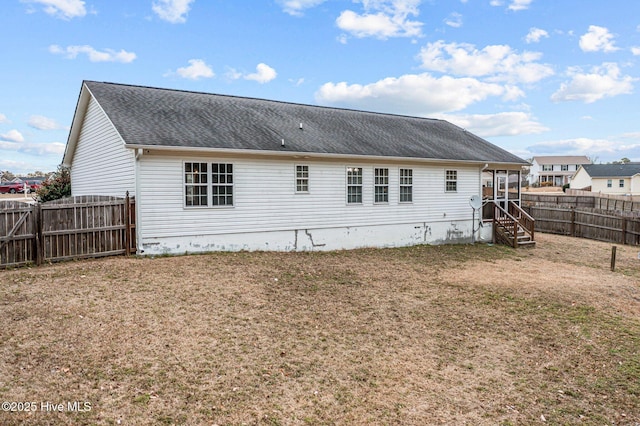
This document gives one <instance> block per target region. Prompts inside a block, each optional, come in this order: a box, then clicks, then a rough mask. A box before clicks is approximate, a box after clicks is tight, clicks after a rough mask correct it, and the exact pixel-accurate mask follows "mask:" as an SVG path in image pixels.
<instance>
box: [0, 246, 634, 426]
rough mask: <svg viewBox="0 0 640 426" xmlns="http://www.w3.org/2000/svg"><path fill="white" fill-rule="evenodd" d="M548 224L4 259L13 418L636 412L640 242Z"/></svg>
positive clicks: (173, 419) (226, 419)
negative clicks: (304, 245) (343, 242)
mask: <svg viewBox="0 0 640 426" xmlns="http://www.w3.org/2000/svg"><path fill="white" fill-rule="evenodd" d="M538 241H539V243H538V247H537V248H535V249H532V250H519V251H515V250H512V249H510V248H506V247H502V246H486V245H476V246H468V245H462V246H439V247H429V246H420V247H412V248H406V249H388V250H356V251H345V252H330V253H215V254H207V255H198V256H183V257H160V258H155V259H151V258H141V259H138V258H128V259H127V258H110V259H103V260H96V261H85V262H70V263H63V264H56V265H50V266H45V267H41V268H32V269H26V268H25V269H18V270H11V271H0V324H2V327H1V328H0V400H2V401H16V402H18V401H21V402H35V403H36V404H37V407H36V408H37V409H36V410H35V411H32V412H29V413H25V412H12V411H0V424H3V425H12V424H38V425H39V424H59V423H64V424H136V425H138V424H273V425H275V424H415V425H424V424H474V425H478V424H479V425H483V424H487V425H494V424H531V423H536V422H542V421H543V419H544V422H546V423H549V424H594V425H595V424H598V425H601V424H626V425H636V424H637V423H639V422H640V337H639V336H640V299H639V297H640V296H639V292H640V261H638V259H637V251H638V249H637V248H631V247H618V265H617V266H618V267H617V269H616V272H611V271H609V257H608V254H609V253H610V247H611V245H610V244H604V243H599V242H593V241H587V240H579V239H573V238H568V237H559V236H552V235H544V234H540V235H539V236H538ZM72 401H81V402H85V401H86V402H88V403H89V404H90V408H91V409H90V410H86V411H84V412H78V410H75V411H74V410H69V409H68V405H66V404H67V403H68V402H72ZM43 402H51V403H53V404H59V403H62V404H65V405H64V408H65V410H64V412H62V413H58V412H46V411H45V410H43V409H42V408H43V405H42V403H43ZM46 407H48V406H47V405H46V404H45V405H44V408H46ZM72 408H73V407H72Z"/></svg>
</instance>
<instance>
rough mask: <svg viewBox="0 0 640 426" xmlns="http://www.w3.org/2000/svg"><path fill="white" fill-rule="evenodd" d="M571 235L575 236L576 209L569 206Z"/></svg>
mask: <svg viewBox="0 0 640 426" xmlns="http://www.w3.org/2000/svg"><path fill="white" fill-rule="evenodd" d="M571 236H572V237H575V236H576V209H575V207H571Z"/></svg>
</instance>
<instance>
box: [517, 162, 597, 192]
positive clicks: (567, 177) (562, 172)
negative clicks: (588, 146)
mask: <svg viewBox="0 0 640 426" xmlns="http://www.w3.org/2000/svg"><path fill="white" fill-rule="evenodd" d="M583 164H591V160H589V158H588V157H587V156H585V155H549V156H537V157H533V159H532V161H531V169H530V171H529V183H530V184H534V183H537V184H543V183H545V182H551V186H563V185H565V184H567V183H569V182H570V181H571V177H572V176H573V175H574V174H575V173H576V171H577V170H578V168H579V167H580V166H581V165H583Z"/></svg>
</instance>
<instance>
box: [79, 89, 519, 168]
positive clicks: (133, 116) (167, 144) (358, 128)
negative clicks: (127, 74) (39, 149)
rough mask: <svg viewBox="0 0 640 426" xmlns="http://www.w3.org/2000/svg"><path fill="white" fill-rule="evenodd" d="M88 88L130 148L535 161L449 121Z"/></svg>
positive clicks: (217, 97) (203, 95)
mask: <svg viewBox="0 0 640 426" xmlns="http://www.w3.org/2000/svg"><path fill="white" fill-rule="evenodd" d="M84 87H86V88H87V89H88V91H89V92H90V93H91V95H92V96H93V97H94V99H95V100H96V101H97V102H98V103H99V104H100V107H101V108H102V109H103V111H104V112H105V113H106V114H107V116H108V117H109V119H110V120H111V122H112V123H113V125H114V126H115V128H116V129H117V131H118V132H119V133H120V136H121V137H122V138H123V140H124V141H125V143H126V144H127V145H128V146H130V147H163V148H171V147H175V148H178V149H180V148H189V149H221V150H225V149H228V150H254V151H266V152H291V153H309V154H311V153H317V154H338V155H354V156H381V157H398V158H420V159H438V160H454V161H473V162H492V163H509V164H528V163H527V162H526V161H524V160H522V159H521V158H519V157H517V156H515V155H513V154H511V153H509V152H507V151H505V150H503V149H501V148H499V147H497V146H495V145H493V144H491V143H489V142H488V141H486V140H484V139H482V138H480V137H478V136H476V135H474V134H472V133H470V132H467V131H465V130H463V129H461V128H459V127H457V126H455V125H453V124H451V123H448V122H446V121H443V120H434V119H427V118H417V117H408V116H399V115H392V114H380V113H373V112H364V111H356V110H349V109H339V108H327V107H319V106H311V105H302V104H294V103H287V102H278V101H269V100H263V99H254V98H242V97H234V96H226V95H215V94H208V93H198V92H185V91H178V90H168V89H157V88H149V87H141V86H129V85H122V84H114V83H99V82H93V81H86V82H84ZM74 121H75V120H74ZM283 140H284V144H283ZM70 142H71V141H70Z"/></svg>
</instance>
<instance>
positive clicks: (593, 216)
mask: <svg viewBox="0 0 640 426" xmlns="http://www.w3.org/2000/svg"><path fill="white" fill-rule="evenodd" d="M524 210H525V211H527V212H528V213H529V214H530V215H531V216H533V217H534V218H535V220H536V231H541V232H549V233H553V234H562V235H570V236H572V237H582V238H589V239H592V240H599V241H607V242H615V243H621V244H631V245H640V214H632V213H624V212H613V211H609V210H601V209H594V208H574V207H558V206H556V205H535V206H527V207H524Z"/></svg>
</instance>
